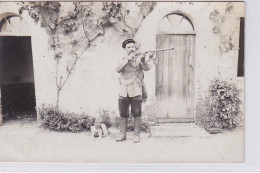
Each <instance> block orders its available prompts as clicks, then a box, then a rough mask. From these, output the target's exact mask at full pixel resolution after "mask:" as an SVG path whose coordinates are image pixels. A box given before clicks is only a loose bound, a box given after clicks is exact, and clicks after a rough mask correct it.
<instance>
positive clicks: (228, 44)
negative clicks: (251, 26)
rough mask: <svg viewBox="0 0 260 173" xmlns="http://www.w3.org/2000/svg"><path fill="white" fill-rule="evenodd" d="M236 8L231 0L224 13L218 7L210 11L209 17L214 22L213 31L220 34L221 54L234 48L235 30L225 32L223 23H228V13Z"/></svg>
mask: <svg viewBox="0 0 260 173" xmlns="http://www.w3.org/2000/svg"><path fill="white" fill-rule="evenodd" d="M233 9H234V7H233V5H232V3H231V2H229V3H227V6H226V9H225V12H224V13H223V14H222V13H220V12H219V11H218V10H217V9H215V10H214V11H213V12H211V13H210V15H209V19H210V20H211V22H212V23H213V24H214V26H213V28H212V32H213V33H215V34H219V35H220V42H219V49H220V52H221V54H222V53H225V52H228V51H230V50H232V49H233V48H234V32H231V33H228V34H224V33H223V30H224V28H223V24H224V23H226V22H227V21H226V20H227V17H228V15H229V14H230V13H231V12H232V10H233Z"/></svg>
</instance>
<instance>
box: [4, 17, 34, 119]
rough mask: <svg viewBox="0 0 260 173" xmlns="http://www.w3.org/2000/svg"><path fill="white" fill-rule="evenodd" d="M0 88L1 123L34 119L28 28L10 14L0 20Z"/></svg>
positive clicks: (18, 18)
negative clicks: (18, 119) (7, 120)
mask: <svg viewBox="0 0 260 173" xmlns="http://www.w3.org/2000/svg"><path fill="white" fill-rule="evenodd" d="M1 16H3V14H2V15H1ZM0 86H1V87H0V93H1V95H0V98H1V102H0V115H1V120H3V119H4V120H5V119H14V118H24V117H26V118H33V119H34V118H36V110H35V106H36V101H35V87H34V72H33V59H32V46H31V36H30V35H29V27H28V25H27V23H26V22H25V21H24V20H23V19H22V18H21V17H20V16H18V15H15V14H12V13H10V14H6V15H4V17H2V19H0ZM0 123H1V122H0Z"/></svg>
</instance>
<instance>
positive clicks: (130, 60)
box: [116, 39, 154, 143]
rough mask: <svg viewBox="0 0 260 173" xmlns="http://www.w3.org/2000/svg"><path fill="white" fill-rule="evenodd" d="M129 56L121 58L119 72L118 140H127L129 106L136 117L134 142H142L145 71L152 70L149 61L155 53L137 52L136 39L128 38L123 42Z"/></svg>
mask: <svg viewBox="0 0 260 173" xmlns="http://www.w3.org/2000/svg"><path fill="white" fill-rule="evenodd" d="M122 47H123V48H124V49H125V51H126V54H127V56H125V57H123V58H122V59H121V60H120V63H119V65H118V66H117V69H116V70H117V72H118V73H120V79H119V81H120V93H119V100H118V104H119V113H120V135H119V136H118V138H117V139H116V141H124V140H126V128H127V119H128V116H129V107H130V106H131V114H132V116H133V117H134V142H135V143H137V142H140V131H141V111H142V97H143V93H144V91H143V88H144V87H143V85H144V83H143V79H144V72H143V71H148V70H150V65H149V64H148V61H149V59H150V58H152V56H153V54H154V53H146V54H141V53H137V52H136V46H135V41H134V40H133V39H127V40H125V41H124V42H123V44H122Z"/></svg>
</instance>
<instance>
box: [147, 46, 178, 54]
mask: <svg viewBox="0 0 260 173" xmlns="http://www.w3.org/2000/svg"><path fill="white" fill-rule="evenodd" d="M173 49H174V48H173V47H172V48H166V49H156V50H149V51H145V52H144V53H148V52H160V51H167V50H173Z"/></svg>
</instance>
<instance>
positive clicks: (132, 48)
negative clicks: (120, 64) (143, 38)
mask: <svg viewBox="0 0 260 173" xmlns="http://www.w3.org/2000/svg"><path fill="white" fill-rule="evenodd" d="M125 50H126V52H127V54H128V55H129V54H130V53H132V52H133V53H135V51H136V48H135V44H134V43H128V44H126V46H125Z"/></svg>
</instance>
